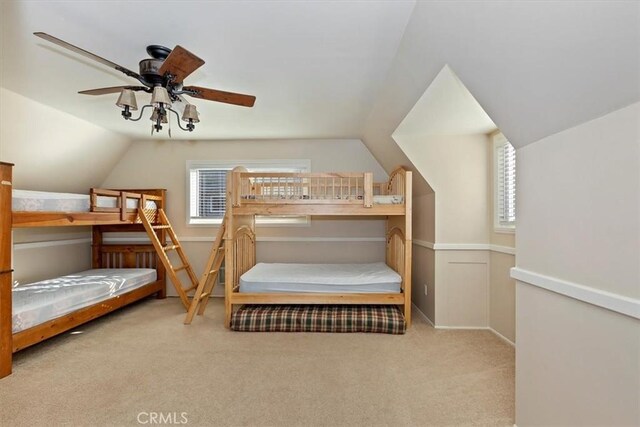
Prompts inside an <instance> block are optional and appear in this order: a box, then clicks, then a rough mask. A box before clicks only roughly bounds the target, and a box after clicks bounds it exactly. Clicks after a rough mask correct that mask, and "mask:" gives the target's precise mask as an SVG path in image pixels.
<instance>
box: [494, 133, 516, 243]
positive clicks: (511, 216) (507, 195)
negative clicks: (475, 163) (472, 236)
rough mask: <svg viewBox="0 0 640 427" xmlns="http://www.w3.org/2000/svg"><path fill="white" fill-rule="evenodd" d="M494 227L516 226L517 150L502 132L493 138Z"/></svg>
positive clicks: (513, 227) (510, 228) (511, 227)
mask: <svg viewBox="0 0 640 427" xmlns="http://www.w3.org/2000/svg"><path fill="white" fill-rule="evenodd" d="M493 146H494V151H495V157H494V169H493V170H494V227H495V229H496V230H504V231H513V230H514V229H515V226H516V150H515V148H513V145H511V144H510V143H509V141H507V139H506V138H505V137H504V135H502V134H501V133H499V134H497V135H495V136H494V138H493Z"/></svg>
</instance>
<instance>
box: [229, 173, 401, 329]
mask: <svg viewBox="0 0 640 427" xmlns="http://www.w3.org/2000/svg"><path fill="white" fill-rule="evenodd" d="M411 194H412V190H411V172H410V171H407V170H405V169H404V168H401V167H400V168H398V169H396V170H394V171H393V172H392V173H391V174H390V176H389V180H388V182H385V183H374V182H373V174H372V173H251V172H247V171H246V169H243V168H236V169H234V170H233V171H232V172H230V173H229V176H228V178H227V208H226V209H227V210H226V216H225V221H224V223H225V224H224V225H225V268H226V272H225V325H226V326H227V327H230V326H231V319H232V314H233V313H234V310H235V308H236V306H238V305H245V306H246V305H250V304H260V305H264V304H271V305H276V304H277V305H285V304H305V305H306V304H332V305H333V304H341V305H347V304H348V305H396V306H399V307H400V308H401V309H402V312H403V313H404V319H405V322H406V326H407V327H409V326H410V324H411V239H412V238H411V200H412V199H411ZM256 215H323V216H383V217H386V260H385V261H386V265H387V266H389V267H391V269H393V270H394V271H395V272H397V273H398V274H399V275H400V277H401V285H400V292H393V293H391V292H381V293H352V292H349V293H304V292H277V293H251V292H241V286H240V282H241V280H240V278H241V276H242V275H243V274H245V273H246V272H248V271H249V270H250V269H252V268H253V267H254V266H255V265H256V243H255V242H256V239H255V216H256Z"/></svg>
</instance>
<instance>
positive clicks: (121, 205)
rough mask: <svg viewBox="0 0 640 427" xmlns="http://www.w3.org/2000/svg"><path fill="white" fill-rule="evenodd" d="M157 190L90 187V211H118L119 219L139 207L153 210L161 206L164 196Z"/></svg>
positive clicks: (134, 211)
mask: <svg viewBox="0 0 640 427" xmlns="http://www.w3.org/2000/svg"><path fill="white" fill-rule="evenodd" d="M157 193H158V190H108V189H103V188H92V189H91V191H90V194H89V195H90V207H89V210H90V211H91V212H118V213H120V220H121V221H126V220H127V217H128V216H130V215H132V214H136V213H137V211H138V209H139V208H143V209H144V210H145V211H149V210H151V211H154V210H157V209H160V208H162V205H163V202H164V197H163V196H162V194H160V195H159V194H157Z"/></svg>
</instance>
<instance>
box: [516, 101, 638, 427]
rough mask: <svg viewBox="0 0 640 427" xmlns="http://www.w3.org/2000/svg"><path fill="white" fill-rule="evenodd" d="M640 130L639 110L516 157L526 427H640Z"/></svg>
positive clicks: (520, 393)
mask: <svg viewBox="0 0 640 427" xmlns="http://www.w3.org/2000/svg"><path fill="white" fill-rule="evenodd" d="M638 123H640V103H636V104H633V105H631V106H629V107H626V108H623V109H620V110H618V111H615V112H613V113H611V114H608V115H605V116H603V117H600V118H598V119H596V120H593V121H590V122H587V123H584V124H582V125H579V126H577V127H574V128H571V129H568V130H566V131H563V132H560V133H558V134H555V135H551V136H549V137H547V138H544V139H542V140H540V141H539V142H537V143H534V144H531V145H528V146H527V147H524V148H522V149H520V150H518V152H517V156H518V160H517V161H518V177H517V179H518V182H517V185H518V245H517V267H516V269H514V272H513V274H514V275H516V276H517V277H520V278H521V280H520V281H519V282H518V285H517V289H516V295H517V296H516V299H517V310H516V316H517V325H516V334H517V337H518V352H517V356H516V357H517V360H516V424H517V425H518V426H527V425H541V424H557V425H587V424H589V425H638V424H640V405H639V404H638V402H640V364H639V363H638V361H639V360H640V320H638V317H640V298H639V297H640V262H639V261H640V259H639V254H640V129H639V127H638ZM525 279H526V280H525ZM567 282H569V283H567ZM538 286H546V287H550V289H554V290H555V291H550V290H547V289H542V288H539V287H538ZM575 291H579V292H580V294H579V295H580V296H579V295H576V298H577V299H576V298H571V297H569V296H567V295H565V294H563V292H575ZM591 298H595V299H593V300H591V301H592V302H593V304H587V303H585V302H583V301H580V299H591ZM607 301H609V302H611V303H612V304H621V303H624V304H626V305H627V306H629V307H635V313H636V315H635V317H634V316H633V315H625V314H621V313H619V312H616V311H614V310H610V309H608V308H605V307H603V306H601V305H598V304H604V305H607Z"/></svg>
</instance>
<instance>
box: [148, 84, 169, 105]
mask: <svg viewBox="0 0 640 427" xmlns="http://www.w3.org/2000/svg"><path fill="white" fill-rule="evenodd" d="M151 103H152V104H153V105H156V106H157V105H158V104H160V103H163V104H167V105H171V98H169V92H167V89H165V88H163V87H162V86H156V87H154V88H153V94H152V95H151Z"/></svg>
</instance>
